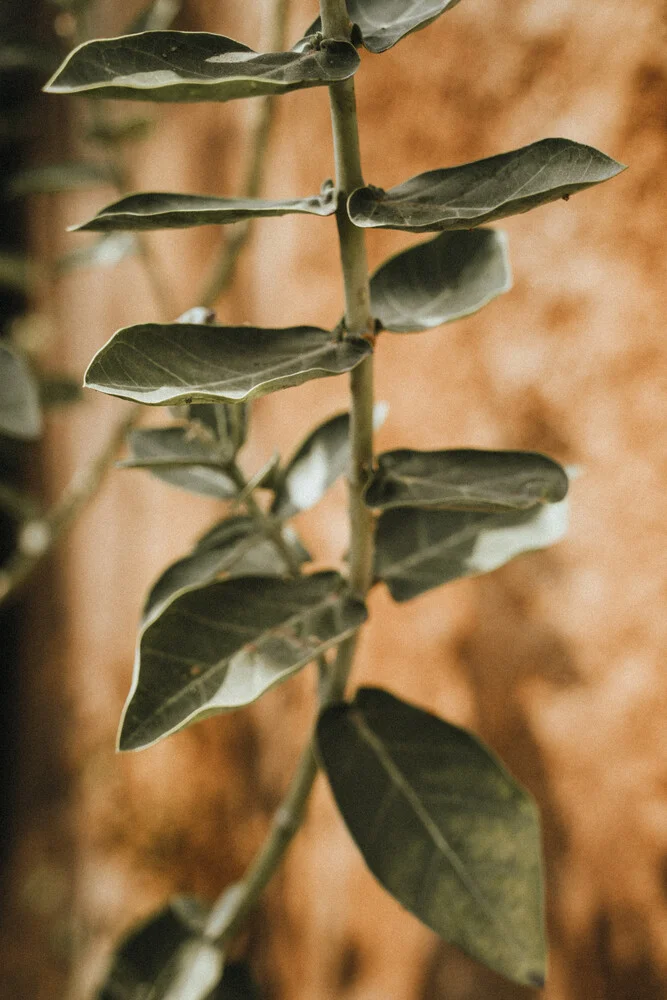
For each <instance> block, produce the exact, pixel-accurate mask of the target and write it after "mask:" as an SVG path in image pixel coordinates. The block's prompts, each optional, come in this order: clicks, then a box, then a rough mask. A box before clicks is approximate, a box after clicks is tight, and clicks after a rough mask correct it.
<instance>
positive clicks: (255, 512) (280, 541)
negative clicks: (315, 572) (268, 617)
mask: <svg viewBox="0 0 667 1000" xmlns="http://www.w3.org/2000/svg"><path fill="white" fill-rule="evenodd" d="M224 470H225V472H226V473H227V474H228V475H229V476H230V477H231V478H232V479H233V480H234V482H235V484H236V485H237V486H238V488H239V490H240V491H241V492H243V491H245V489H246V487H247V485H248V483H247V481H246V478H245V476H244V475H243V472H242V471H241V469H240V468H239V466H238V465H237V463H236V462H235V461H234V462H230V463H229V464H228V465H225V466H224ZM244 503H245V505H246V507H247V508H248V513H249V514H251V515H252V517H254V518H255V520H256V521H257V522H258V524H259V526H260V527H261V529H262V531H263V532H264V534H265V535H266V536H267V538H269V539H270V540H271V541H272V542H273V544H274V545H275V547H276V548H277V549H278V551H279V552H280V554H281V556H282V557H283V559H284V560H285V562H286V564H287V567H288V569H289V571H290V573H291V574H292V576H298V575H299V572H300V569H301V564H300V562H299V560H298V559H297V557H296V555H295V554H294V552H293V551H292V549H291V548H290V547H289V545H288V543H287V542H286V541H285V539H284V538H283V533H282V530H281V527H280V522H279V521H276V520H274V518H272V517H271V516H270V514H266V513H265V512H264V511H263V510H262V508H261V507H260V505H259V504H258V503H257V501H256V500H255V497H254V496H253V494H252V492H250V493H248V494H247V496H246V497H245V500H244Z"/></svg>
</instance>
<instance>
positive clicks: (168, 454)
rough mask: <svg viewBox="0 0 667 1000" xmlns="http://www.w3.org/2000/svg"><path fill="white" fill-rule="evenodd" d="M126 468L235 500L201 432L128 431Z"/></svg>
mask: <svg viewBox="0 0 667 1000" xmlns="http://www.w3.org/2000/svg"><path fill="white" fill-rule="evenodd" d="M127 443H128V447H129V449H130V457H129V458H128V459H126V460H125V461H123V463H122V467H123V468H126V469H148V471H149V472H151V473H152V474H153V475H154V476H156V477H157V478H158V479H162V480H163V482H165V483H169V484H170V485H171V486H178V487H179V488H180V489H183V490H189V491H190V492H191V493H200V494H202V495H203V496H207V497H215V498H216V499H217V500H229V499H231V498H232V497H235V496H236V494H237V493H238V489H237V487H236V485H235V483H234V481H233V480H232V479H231V478H230V477H229V476H228V475H227V473H225V472H224V471H223V469H221V468H220V457H219V455H218V453H217V450H216V447H215V442H214V441H213V439H212V438H210V437H209V436H208V435H206V434H205V433H204V430H203V429H202V430H201V432H200V433H199V434H198V433H197V432H196V430H195V428H194V427H192V428H188V427H159V428H150V429H143V428H142V429H140V430H134V431H131V432H130V433H129V434H128V437H127Z"/></svg>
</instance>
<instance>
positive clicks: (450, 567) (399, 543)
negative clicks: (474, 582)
mask: <svg viewBox="0 0 667 1000" xmlns="http://www.w3.org/2000/svg"><path fill="white" fill-rule="evenodd" d="M566 529H567V501H566V500H561V502H560V503H554V504H547V505H546V506H543V505H542V504H540V505H539V506H537V507H533V508H531V509H530V510H527V511H519V512H513V513H508V514H492V513H488V514H484V513H474V512H470V511H449V510H420V509H419V508H414V507H403V508H401V509H398V510H388V511H386V512H385V513H384V514H382V515H381V516H380V518H379V521H378V528H377V535H376V546H377V547H376V552H375V573H376V576H377V577H378V579H380V580H384V582H385V583H386V584H387V586H388V587H389V590H390V592H391V596H392V597H393V598H394V600H395V601H407V600H409V599H410V598H411V597H416V596H417V594H421V593H423V592H424V591H425V590H431V589H432V588H433V587H439V586H440V585H441V584H443V583H449V581H450V580H456V579H458V578H459V577H464V576H475V575H476V574H478V573H489V572H491V570H494V569H497V568H498V567H499V566H502V565H503V564H504V563H506V562H509V560H510V559H514V557H515V556H518V555H521V553H523V552H530V551H532V550H533V549H542V548H545V547H546V546H547V545H553V544H554V542H558V541H560V539H561V538H563V536H564V534H565V531H566Z"/></svg>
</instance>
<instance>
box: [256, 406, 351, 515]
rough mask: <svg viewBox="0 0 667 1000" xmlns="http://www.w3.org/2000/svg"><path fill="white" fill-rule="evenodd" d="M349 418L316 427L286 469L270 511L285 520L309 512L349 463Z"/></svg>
mask: <svg viewBox="0 0 667 1000" xmlns="http://www.w3.org/2000/svg"><path fill="white" fill-rule="evenodd" d="M349 435H350V415H349V413H339V414H337V415H336V416H335V417H331V418H330V419H329V420H325V422H324V423H323V424H320V426H319V427H316V428H315V430H314V431H312V432H311V433H310V434H309V435H308V437H307V438H306V439H305V441H304V442H303V443H302V444H301V445H300V446H299V447H298V448H297V450H296V452H295V453H294V455H292V457H291V458H290V460H289V462H288V463H287V465H286V466H285V471H284V473H283V475H282V476H281V479H280V485H279V487H278V491H277V493H276V498H275V500H274V502H273V506H272V508H271V510H272V513H273V514H275V516H276V517H280V518H286V517H292V516H293V515H294V514H298V513H299V511H302V510H309V509H310V508H311V507H314V506H315V504H316V503H318V502H319V501H320V500H321V499H322V497H323V496H324V494H325V493H326V491H327V490H328V489H329V487H330V486H331V485H332V484H333V483H335V481H336V480H337V479H338V477H339V476H342V475H343V474H344V473H345V472H346V471H347V468H348V465H349V463H350V440H349Z"/></svg>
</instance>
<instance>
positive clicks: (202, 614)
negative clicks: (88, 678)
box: [119, 572, 366, 750]
mask: <svg viewBox="0 0 667 1000" xmlns="http://www.w3.org/2000/svg"><path fill="white" fill-rule="evenodd" d="M365 619H366V609H365V607H364V605H363V604H361V603H360V602H359V601H356V600H354V599H353V598H351V597H350V596H349V594H348V593H347V592H346V591H345V589H344V581H343V579H342V578H341V577H340V576H339V575H338V574H337V573H333V572H327V573H317V574H315V575H313V576H308V577H300V578H299V579H296V580H282V579H280V578H278V577H268V576H267V577H261V576H259V577H258V576H251V577H240V578H238V579H232V580H227V581H224V582H222V583H212V584H209V585H208V586H207V587H202V588H200V589H199V590H191V591H188V592H186V593H184V594H181V595H180V596H179V597H176V598H175V599H174V600H173V601H172V602H171V603H170V604H168V605H167V606H166V608H165V609H164V610H163V612H162V614H161V615H160V616H159V617H158V618H153V619H151V620H149V622H148V624H147V625H146V626H145V627H144V629H143V631H142V633H141V636H140V640H139V644H138V649H137V657H136V660H135V672H134V679H133V683H132V690H131V692H130V696H129V699H128V703H127V705H126V707H125V712H124V715H123V721H122V724H121V732H120V738H119V748H120V749H121V750H139V749H140V748H142V747H146V746H150V745H151V744H153V743H156V742H157V741H158V740H160V739H162V737H164V736H168V735H169V734H170V733H173V732H176V731H177V730H179V729H182V728H183V727H184V726H187V725H190V724H191V723H193V722H195V721H198V720H199V719H204V718H206V717H207V716H209V715H215V714H217V713H219V712H224V711H229V710H231V709H234V708H240V707H241V706H243V705H248V704H250V703H251V702H253V701H255V700H256V699H257V698H259V697H260V696H261V695H262V694H264V692H265V691H268V690H269V689H270V688H272V687H274V685H276V684H278V683H280V682H281V681H284V680H286V679H287V678H288V677H290V676H291V675H292V674H294V673H295V672H296V671H297V670H299V669H300V668H301V667H304V666H305V665H306V664H307V663H310V662H311V660H314V659H315V658H316V657H317V656H319V654H320V653H322V652H324V651H325V650H326V649H328V648H329V647H330V646H333V645H335V644H337V643H338V642H340V641H341V640H342V639H344V638H345V637H347V636H349V635H352V633H353V632H355V631H356V630H357V629H358V628H359V626H360V625H361V624H362V623H363V622H364V621H365Z"/></svg>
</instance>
